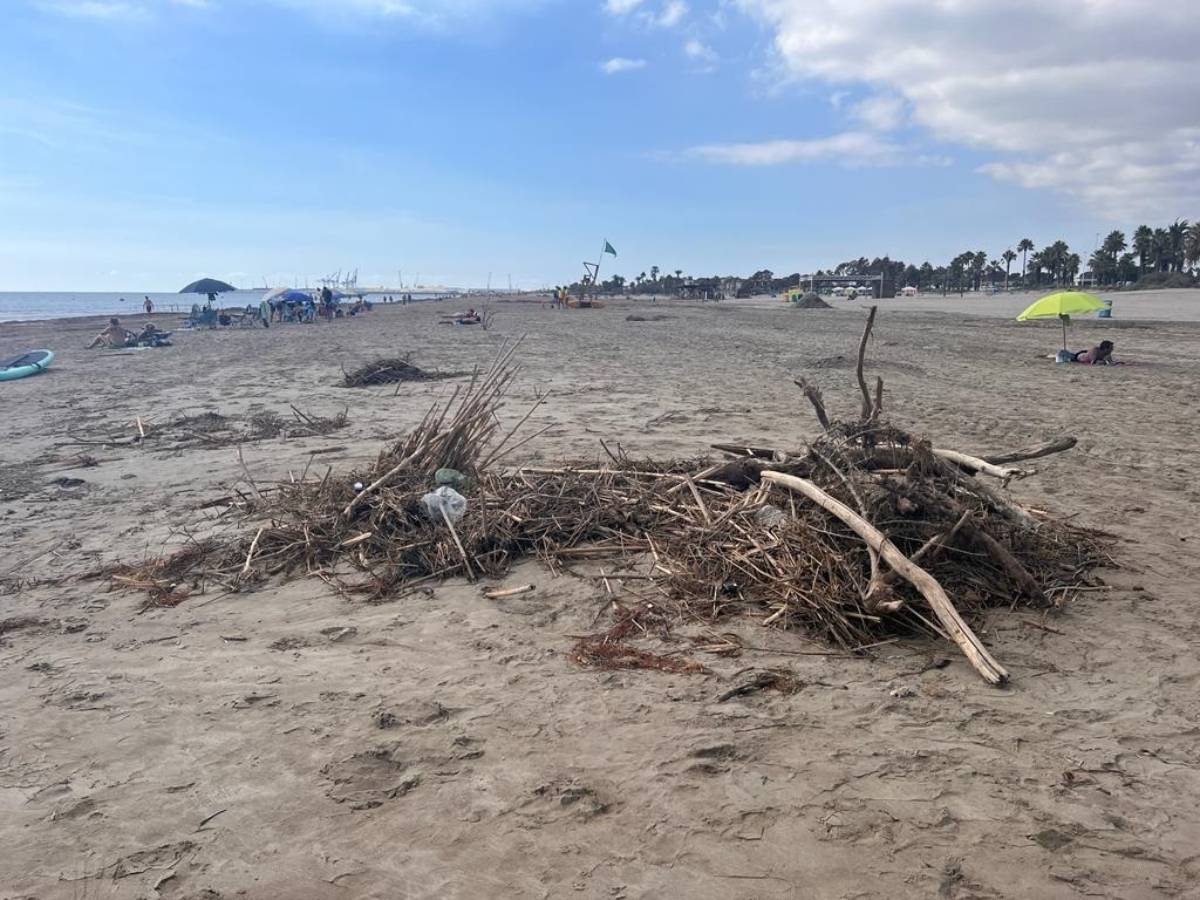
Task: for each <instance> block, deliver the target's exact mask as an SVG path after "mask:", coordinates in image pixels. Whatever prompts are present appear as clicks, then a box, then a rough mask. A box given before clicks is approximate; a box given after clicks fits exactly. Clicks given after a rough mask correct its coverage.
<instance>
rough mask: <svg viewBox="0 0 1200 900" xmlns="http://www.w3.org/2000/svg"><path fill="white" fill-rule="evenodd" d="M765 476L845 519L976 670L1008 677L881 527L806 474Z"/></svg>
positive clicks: (997, 679)
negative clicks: (918, 598) (933, 616)
mask: <svg viewBox="0 0 1200 900" xmlns="http://www.w3.org/2000/svg"><path fill="white" fill-rule="evenodd" d="M763 480H764V481H769V482H773V483H775V484H778V485H780V486H781V487H785V488H787V489H788V490H790V491H795V492H796V493H798V494H803V495H804V496H805V497H808V499H810V500H812V501H813V502H814V503H816V504H817V505H818V506H820V507H821V508H822V509H824V510H826V511H828V512H829V513H831V514H833V515H834V516H836V517H837V518H838V519H841V521H842V522H844V523H845V524H846V525H847V526H849V527H850V529H851V530H853V531H854V533H855V534H857V535H858V536H859V537H860V538H862V539H863V540H864V541H865V542H866V543H867V545H868V546H871V547H874V548H875V550H876V552H877V553H879V555H880V556H881V557H882V558H883V560H884V562H886V563H887V564H888V565H889V566H891V567H892V568H893V569H894V570H895V571H896V572H897V573H898V574H899V575H900V577H902V578H903V579H904V580H905V581H907V582H908V583H909V584H911V585H912V586H913V587H914V588H916V589H917V590H918V591H919V592H920V593H921V596H923V597H924V598H925V600H926V601H927V602H928V603H929V605H930V607H932V609H933V611H934V613H935V614H936V615H937V618H938V621H939V622H941V624H942V627H943V628H944V629H945V630H946V633H947V634H948V635H949V636H950V637H951V639H952V640H953V641H954V642H955V643H956V644H957V645H958V648H959V649H960V650H961V651H962V653H963V655H964V656H966V657H967V659H968V661H970V663H971V665H972V666H974V667H975V671H977V672H978V673H979V674H980V675H981V676H982V677H983V679H984V680H985V681H987V682H988V683H989V684H1000V683H1002V682H1004V681H1007V680H1008V672H1007V671H1005V669H1004V667H1003V666H1001V665H1000V664H999V663H998V662H996V660H995V659H993V658H992V655H991V654H990V653H988V651H987V648H985V647H984V646H983V644H982V643H981V642H980V640H979V638H977V637H976V636H975V633H974V632H973V631H971V628H970V626H968V625H967V623H966V622H964V621H963V619H962V617H961V616H960V615H959V614H958V610H956V609H955V608H954V604H953V603H952V602H951V600H950V598H949V597H948V596H946V592H945V590H944V589H943V588H942V586H941V585H940V584H939V583H938V581H937V579H936V578H934V577H933V576H932V575H930V574H929V573H928V572H927V571H925V570H924V569H922V568H921V567H920V566H918V565H916V564H915V563H913V561H912V560H910V559H909V558H908V557H907V556H905V555H904V554H903V553H901V552H900V549H899V548H898V547H897V546H896V545H895V544H893V543H892V542H891V541H890V540H888V539H887V537H886V536H885V535H884V534H883V533H882V532H880V531H879V530H877V529H876V528H875V526H873V525H872V524H871V523H870V522H868V521H867V520H866V519H864V518H862V517H861V516H859V515H857V514H856V513H855V512H854V511H853V510H851V509H850V508H849V507H848V506H846V505H845V504H844V503H842V502H841V501H840V500H838V499H837V498H835V497H831V496H830V495H829V494H827V493H825V492H824V491H823V490H821V489H820V488H819V487H817V486H816V485H815V484H813V483H812V482H811V481H808V480H806V479H804V478H797V477H795V476H794V475H786V474H784V473H783V472H763Z"/></svg>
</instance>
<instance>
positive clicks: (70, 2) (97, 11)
mask: <svg viewBox="0 0 1200 900" xmlns="http://www.w3.org/2000/svg"><path fill="white" fill-rule="evenodd" d="M38 6H39V7H40V8H41V9H43V10H45V11H46V12H52V13H57V14H59V15H63V16H70V17H71V18H76V19H140V18H142V17H143V16H144V15H145V14H146V12H147V10H146V8H145V6H144V5H143V4H140V3H126V2H123V0H55V2H45V3H39V4H38Z"/></svg>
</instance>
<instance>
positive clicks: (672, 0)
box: [0, 0, 1200, 290]
mask: <svg viewBox="0 0 1200 900" xmlns="http://www.w3.org/2000/svg"><path fill="white" fill-rule="evenodd" d="M941 3H942V5H944V6H945V7H946V10H945V12H946V14H945V15H944V16H941V17H933V18H930V17H929V16H928V15H926V14H925V11H926V10H927V8H928V7H930V6H931V5H932V6H936V5H938V4H937V3H933V4H930V3H926V4H924V5H921V4H916V5H914V4H912V3H906V2H904V0H900V2H892V3H884V2H883V0H841V2H837V3H833V2H832V0H831V2H829V3H823V2H819V0H691V2H683V0H186V2H185V0H4V4H5V12H4V20H5V28H4V29H3V30H2V31H0V290H88V289H92V290H135V289H145V290H152V289H171V288H174V287H177V286H178V285H179V284H181V283H183V282H184V281H187V280H190V279H191V278H192V277H194V276H197V275H201V274H206V275H207V274H211V275H216V276H218V277H228V278H230V279H232V280H233V281H235V283H239V284H243V285H258V284H262V283H263V282H264V281H267V282H270V283H273V284H278V283H283V282H285V281H297V282H303V281H304V280H305V279H315V278H317V277H320V276H321V275H324V274H326V273H328V272H332V271H334V270H335V269H347V268H355V267H357V268H358V269H359V270H360V279H361V280H362V281H365V282H371V283H375V282H379V281H383V280H386V281H389V282H393V283H394V281H395V280H396V273H397V270H403V272H404V277H405V280H406V281H411V280H412V279H414V278H416V277H418V276H419V277H420V279H421V280H422V281H423V282H425V283H442V284H451V285H461V286H475V285H482V284H483V283H485V282H486V280H487V278H488V276H489V273H491V277H492V282H493V284H496V285H505V284H507V281H508V278H509V277H510V276H511V277H512V280H513V282H514V283H516V284H518V285H521V286H524V287H536V286H542V285H546V284H552V283H556V282H560V281H566V280H569V279H573V278H574V277H576V276H577V275H578V274H579V271H580V268H581V266H580V263H581V261H582V260H583V259H584V258H586V257H592V258H594V256H595V254H596V251H597V250H598V248H599V246H600V243H601V241H602V240H603V239H604V238H607V239H608V240H610V241H611V242H612V243H613V244H614V245H615V246H616V247H617V249H618V251H619V253H620V256H619V257H618V259H617V260H616V262H615V266H616V269H615V270H616V271H619V272H621V273H623V274H626V275H636V274H637V273H638V272H640V271H645V270H648V269H649V268H650V267H651V266H652V265H657V266H659V267H661V268H662V269H664V270H674V269H684V270H685V271H687V272H689V273H695V274H708V273H720V274H725V273H748V272H750V271H753V270H754V269H757V268H761V267H768V268H771V269H773V270H775V271H777V272H792V271H797V270H808V269H811V268H814V267H817V266H825V265H831V264H833V263H836V262H838V261H840V260H842V259H846V258H851V257H855V256H858V255H867V256H875V255H883V254H885V253H886V254H890V255H891V256H892V257H893V258H897V257H899V258H905V259H909V260H915V261H918V262H920V261H922V260H924V259H926V258H929V259H932V260H934V261H935V262H937V261H944V260H945V259H947V258H949V257H951V256H953V255H954V254H956V253H958V252H960V251H962V250H966V249H987V250H989V251H990V252H991V253H992V254H993V255H994V256H995V255H998V254H999V253H1000V251H1002V250H1003V249H1004V248H1005V247H1007V246H1011V245H1012V244H1013V243H1015V242H1016V241H1017V240H1018V239H1019V238H1021V237H1025V236H1029V237H1031V238H1033V239H1034V240H1035V241H1036V242H1038V243H1039V244H1042V243H1045V242H1049V241H1051V240H1054V239H1056V238H1059V237H1064V238H1066V239H1067V240H1068V241H1070V242H1071V243H1072V244H1073V245H1074V246H1075V247H1076V249H1079V250H1081V251H1083V252H1084V253H1085V255H1086V252H1087V251H1089V250H1090V249H1091V244H1092V242H1093V240H1094V237H1095V233H1096V232H1097V231H1106V230H1108V229H1109V228H1112V227H1122V228H1126V229H1130V228H1131V227H1132V226H1133V225H1134V224H1136V221H1135V219H1137V220H1139V221H1140V219H1141V218H1149V219H1151V220H1152V221H1154V222H1155V223H1156V224H1157V223H1158V222H1159V221H1165V220H1170V219H1174V218H1175V217H1177V216H1184V217H1188V216H1190V217H1191V218H1196V217H1197V216H1200V203H1197V200H1198V198H1200V194H1198V192H1197V183H1198V179H1197V177H1196V175H1197V174H1198V173H1200V149H1197V148H1198V147H1200V144H1198V141H1200V120H1198V117H1200V95H1197V94H1196V91H1197V89H1196V88H1195V87H1194V85H1195V84H1196V83H1200V78H1192V77H1191V76H1194V75H1196V74H1197V73H1196V71H1195V66H1196V63H1195V61H1194V60H1193V58H1192V57H1193V56H1194V54H1193V53H1191V52H1189V50H1188V47H1189V46H1194V41H1195V38H1196V34H1195V32H1196V31H1197V28H1198V26H1197V25H1196V24H1195V22H1194V20H1195V19H1200V17H1196V16H1190V17H1188V16H1185V17H1183V18H1181V19H1180V21H1179V23H1178V27H1177V29H1176V30H1177V31H1181V32H1182V34H1181V35H1180V36H1179V37H1178V40H1176V41H1160V42H1158V43H1157V44H1154V45H1148V46H1147V47H1146V48H1145V49H1144V51H1143V50H1142V49H1141V48H1139V47H1137V46H1134V47H1132V48H1129V47H1125V48H1124V49H1123V50H1122V52H1121V53H1120V54H1118V55H1117V57H1115V58H1113V59H1111V60H1108V61H1107V62H1106V64H1105V67H1104V73H1103V74H1102V73H1101V72H1100V71H1099V70H1097V68H1096V67H1095V66H1094V62H1095V60H1094V59H1093V58H1090V57H1085V56H1082V55H1081V56H1080V57H1079V58H1078V59H1077V60H1072V59H1071V58H1067V59H1066V60H1065V65H1066V68H1065V69H1064V59H1063V57H1062V53H1061V50H1059V51H1055V50H1054V49H1053V47H1052V46H1050V45H1051V44H1052V43H1056V42H1057V41H1051V40H1050V38H1045V39H1044V40H1046V41H1047V44H1046V46H1045V47H1042V46H1034V47H1032V48H1030V47H1028V46H1025V45H1027V44H1028V43H1029V41H1030V40H1031V39H1032V40H1033V41H1035V42H1036V41H1039V40H1043V38H1039V37H1037V35H1038V34H1039V33H1040V31H1041V29H1040V28H1037V27H1033V28H1030V27H1029V26H1030V24H1031V23H1030V21H1029V19H1028V18H1025V19H1024V20H1021V19H1020V17H1021V16H1023V15H1024V16H1026V17H1029V16H1034V17H1036V16H1042V17H1045V16H1057V17H1058V18H1057V19H1056V20H1055V21H1054V22H1047V23H1045V24H1046V26H1047V27H1049V26H1051V25H1054V26H1056V28H1057V31H1056V34H1058V35H1060V36H1061V35H1063V30H1064V29H1076V30H1078V32H1079V38H1080V39H1081V40H1083V39H1087V40H1090V41H1093V42H1094V41H1095V40H1096V39H1097V38H1098V37H1099V38H1102V37H1103V36H1104V34H1106V33H1111V34H1114V35H1116V34H1119V33H1123V31H1124V30H1125V29H1127V27H1128V24H1129V23H1128V18H1127V17H1128V15H1131V14H1132V12H1131V11H1132V10H1134V9H1135V7H1136V3H1134V2H1133V0H1129V3H1128V4H1125V3H1123V2H1121V0H1109V2H1108V4H1107V6H1106V9H1107V10H1108V12H1106V13H1105V14H1104V15H1100V14H1098V13H1096V12H1095V10H1094V9H1093V6H1094V5H1093V4H1090V3H1089V2H1088V0H1062V6H1063V7H1075V9H1074V12H1075V13H1078V14H1080V15H1082V14H1083V13H1084V12H1088V11H1089V10H1090V12H1088V15H1089V16H1090V17H1089V18H1087V19H1085V20H1079V19H1078V16H1077V17H1076V18H1071V17H1070V16H1067V15H1065V14H1064V13H1063V12H1062V10H1061V9H1056V10H1054V11H1050V12H1047V11H1045V10H1044V9H1042V7H1044V6H1045V4H1042V5H1041V6H1038V5H1037V4H1030V5H1029V6H1028V8H1022V7H1023V3H1022V2H1020V0H1018V2H1015V3H1014V2H1009V3H1006V4H998V3H996V4H993V3H991V2H990V0H980V2H979V3H977V4H975V5H974V6H973V8H972V11H971V12H969V13H963V12H962V11H961V7H962V6H963V4H953V3H950V0H941ZM906 6H907V7H908V9H907V14H904V13H905V9H904V7H906ZM897 10H899V12H898V11H897ZM955 10H957V11H955ZM1002 10H1003V11H1006V12H1004V13H1003V16H1002V17H1001V11H1002ZM1071 11H1072V10H1068V12H1071ZM889 16H892V17H895V16H899V18H896V19H895V20H894V21H892V20H889V19H888V17H889ZM963 16H967V18H966V19H965V20H964V19H963ZM987 16H996V17H997V18H996V19H995V20H994V21H992V20H989V19H988V18H987ZM1014 18H1015V19H1017V20H1018V21H1023V22H1024V24H1023V25H1022V26H1021V27H1020V28H1017V27H1016V26H1014V25H1013V24H1012V20H1013V19H1014ZM1032 24H1033V25H1034V26H1036V25H1037V24H1038V23H1037V22H1036V21H1034V22H1033V23H1032ZM834 26H836V27H834ZM1006 28H1013V29H1014V30H1013V33H1012V39H1013V40H1014V41H1015V40H1016V39H1017V38H1018V37H1021V40H1023V41H1024V44H1023V45H1022V47H1023V49H1021V50H1020V52H1015V51H1012V50H1007V51H1005V52H1003V53H998V52H997V51H996V47H995V46H994V44H996V43H998V42H999V43H1002V42H1004V41H1005V40H1006V39H1007V37H1008V35H1006V33H1005V32H1004V29H1006ZM906 29H907V30H906ZM1105 29H1107V30H1108V31H1107V32H1106V31H1105ZM1189 29H1190V31H1189ZM980 31H982V32H983V33H984V36H983V37H979V36H978V32H980ZM881 32H882V33H884V34H886V35H888V37H887V39H886V40H885V41H884V42H883V45H882V46H881V45H880V36H879V35H880V33H881ZM1031 35H1032V36H1033V37H1032V38H1031ZM1069 36H1070V35H1069V33H1068V34H1067V37H1069ZM971 40H978V41H981V42H982V43H981V44H980V46H979V48H977V50H973V48H972V47H971V46H970V45H969V41H971ZM964 42H968V43H967V44H964ZM1068 43H1069V41H1068ZM1126 43H1128V42H1127V41H1126ZM1176 45H1178V46H1176ZM1059 46H1061V43H1060V45H1059ZM1093 46H1094V43H1093ZM1040 54H1044V55H1040ZM1051 61H1052V63H1053V64H1052V65H1051ZM1072 65H1073V66H1074V69H1072V68H1071V66H1072ZM1164 65H1165V66H1167V67H1168V71H1165V72H1164V71H1161V70H1162V67H1163V66H1164ZM1114 66H1120V67H1123V68H1122V69H1121V71H1120V72H1119V73H1117V72H1114V71H1113V67H1114ZM1039 67H1041V68H1039ZM1043 70H1044V71H1045V72H1046V75H1045V79H1044V80H1041V81H1039V80H1038V73H1039V72H1041V71H1043ZM1115 76H1119V77H1120V79H1121V81H1120V83H1121V85H1122V86H1121V87H1120V88H1119V89H1118V93H1119V96H1118V97H1117V98H1116V102H1118V103H1119V104H1121V105H1125V104H1128V105H1129V108H1131V109H1132V108H1136V109H1138V110H1144V109H1145V108H1146V107H1147V106H1149V107H1153V109H1151V110H1150V112H1149V113H1147V112H1145V111H1142V112H1138V113H1137V114H1136V115H1132V116H1124V117H1116V118H1120V119H1123V120H1128V121H1123V122H1119V121H1107V119H1108V117H1104V116H1101V117H1100V118H1101V119H1104V120H1105V121H1103V122H1102V123H1101V124H1097V115H1096V114H1095V112H1094V111H1093V105H1097V104H1110V103H1112V102H1113V101H1114V97H1113V91H1114V88H1113V81H1114V77H1115ZM1181 76H1182V81H1183V84H1182V86H1180V77H1181ZM1167 83H1169V85H1170V86H1169V87H1164V84H1167ZM998 85H999V86H1000V87H998ZM1064 92H1065V93H1064ZM1039 97H1040V98H1043V99H1042V100H1039V99H1037V98H1039ZM1043 106H1044V108H1043ZM1168 106H1169V107H1171V108H1172V109H1173V112H1172V113H1171V115H1170V117H1168V116H1167V114H1166V112H1165V109H1166V107H1168ZM1160 107H1161V108H1163V109H1164V112H1163V113H1162V115H1161V116H1157V117H1156V115H1155V111H1156V110H1157V109H1158V108H1160ZM1064 110H1065V112H1064ZM1075 110H1077V111H1078V115H1077V117H1076V118H1075V119H1073V118H1072V116H1073V115H1075V114H1074V113H1073V112H1072V111H1075ZM1147 117H1149V118H1147ZM1181 118H1182V120H1181ZM1154 129H1158V132H1155V131H1154ZM1048 132H1049V134H1048ZM1147 132H1149V133H1147ZM1075 135H1078V140H1074V137H1073V136H1075ZM1081 173H1087V176H1086V177H1083V176H1082V175H1081ZM610 264H611V263H608V264H606V265H610Z"/></svg>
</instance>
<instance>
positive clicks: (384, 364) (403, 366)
mask: <svg viewBox="0 0 1200 900" xmlns="http://www.w3.org/2000/svg"><path fill="white" fill-rule="evenodd" d="M464 374H467V373H463V372H427V371H425V370H424V369H422V368H419V367H418V366H415V365H413V364H412V363H411V362H409V361H408V359H407V358H405V357H395V358H390V359H377V360H374V361H372V362H369V363H366V364H364V365H361V366H359V367H358V368H357V369H354V370H353V371H351V372H347V371H346V370H345V369H343V370H342V376H343V377H342V384H343V386H344V387H370V386H372V385H377V384H397V383H400V382H405V381H440V380H442V379H445V378H458V377H460V376H462V375H464Z"/></svg>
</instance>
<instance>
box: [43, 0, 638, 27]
mask: <svg viewBox="0 0 1200 900" xmlns="http://www.w3.org/2000/svg"><path fill="white" fill-rule="evenodd" d="M30 2H31V3H32V5H34V6H35V7H37V8H40V9H42V10H43V11H46V12H50V13H55V14H58V15H64V16H70V17H72V18H85V19H94V20H109V21H119V20H146V19H149V18H151V17H152V16H154V15H155V14H156V13H159V12H162V11H164V10H167V9H170V8H171V7H190V8H193V9H205V8H211V9H214V10H218V9H225V10H232V11H236V10H237V9H239V8H240V7H245V6H250V5H255V6H261V7H272V6H273V7H279V8H284V9H294V10H298V11H301V12H304V13H307V14H309V15H311V16H313V17H314V18H317V19H320V20H324V21H328V22H341V23H345V22H353V21H361V20H375V19H378V20H390V21H393V22H403V23H408V24H412V25H416V26H420V27H425V28H431V29H444V28H450V27H453V26H456V25H462V24H464V23H478V22H480V21H486V20H487V19H488V18H489V17H491V16H494V15H497V14H501V13H509V12H525V11H529V10H533V9H536V8H538V7H539V6H541V5H543V3H545V2H546V0H30ZM613 2H614V3H616V4H618V5H619V4H629V3H630V0H613ZM636 5H637V4H636V2H634V3H633V4H632V5H631V6H630V8H632V7H633V6H636Z"/></svg>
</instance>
